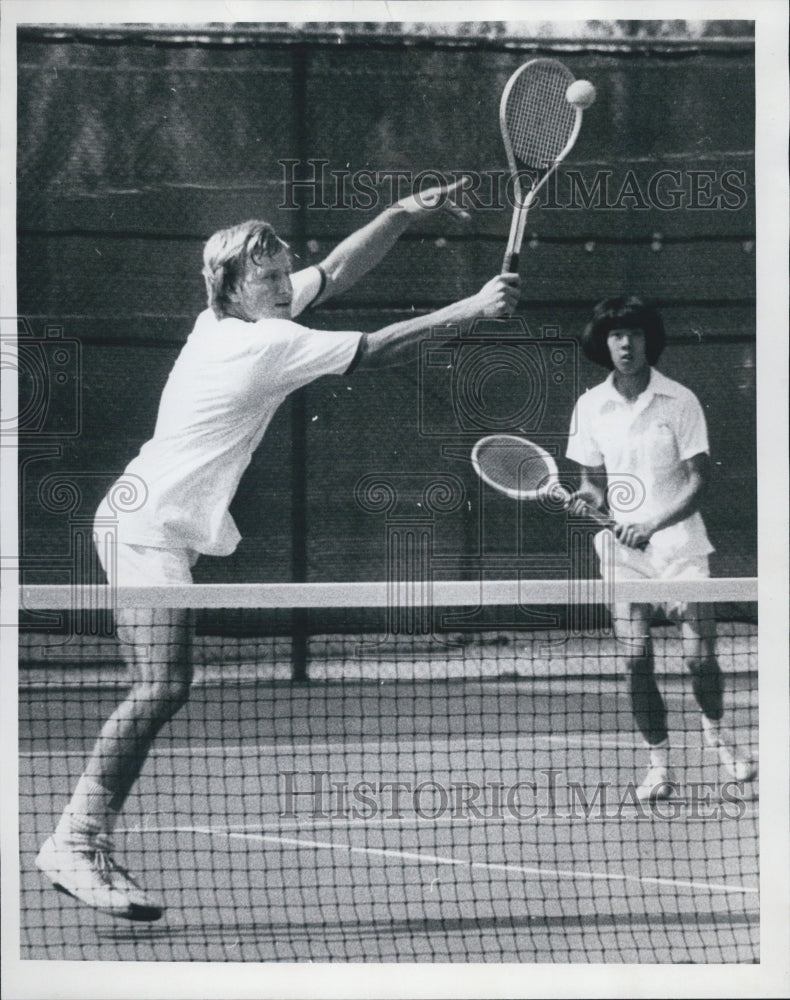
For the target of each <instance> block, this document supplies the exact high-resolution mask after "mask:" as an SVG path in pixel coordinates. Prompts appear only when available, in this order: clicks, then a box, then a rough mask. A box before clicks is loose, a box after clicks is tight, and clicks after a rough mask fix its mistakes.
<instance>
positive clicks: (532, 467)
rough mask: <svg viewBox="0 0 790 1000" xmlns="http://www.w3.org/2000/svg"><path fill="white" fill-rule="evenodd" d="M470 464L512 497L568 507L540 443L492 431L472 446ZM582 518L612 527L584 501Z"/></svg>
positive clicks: (568, 500)
mask: <svg viewBox="0 0 790 1000" xmlns="http://www.w3.org/2000/svg"><path fill="white" fill-rule="evenodd" d="M472 466H473V467H474V470H475V472H476V473H477V474H478V476H480V478H481V479H482V480H483V482H484V483H488V485H489V486H491V487H493V489H495V490H498V491H499V492H500V493H504V494H505V495H506V496H509V497H512V498H513V499H514V500H543V501H547V503H548V504H552V505H554V504H556V506H557V507H558V508H559V509H561V510H567V508H568V507H569V506H570V503H571V494H570V493H569V492H568V490H566V489H565V487H564V486H563V485H562V483H560V477H559V473H558V471H557V463H556V462H555V461H554V459H553V458H552V456H551V455H550V454H549V453H548V452H547V451H546V450H545V449H544V448H541V447H540V445H537V444H535V443H534V442H533V441H528V440H527V439H526V438H522V437H517V436H516V435H515V434H491V435H489V436H488V437H484V438H481V439H480V440H479V441H478V442H477V444H476V445H475V446H474V448H473V449H472ZM583 514H584V516H585V517H589V518H590V520H591V521H595V522H596V524H600V525H601V527H604V528H611V527H613V525H614V521H613V520H612V519H611V518H610V517H607V516H606V515H605V514H602V513H601V511H599V510H596V509H595V508H594V507H590V506H589V504H585V509H584V511H583Z"/></svg>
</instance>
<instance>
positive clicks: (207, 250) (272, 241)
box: [203, 219, 289, 319]
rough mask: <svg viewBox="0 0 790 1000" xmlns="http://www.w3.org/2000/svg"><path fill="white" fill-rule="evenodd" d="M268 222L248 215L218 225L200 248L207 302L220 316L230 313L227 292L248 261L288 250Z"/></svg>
mask: <svg viewBox="0 0 790 1000" xmlns="http://www.w3.org/2000/svg"><path fill="white" fill-rule="evenodd" d="M288 249H289V248H288V244H287V243H285V242H284V241H283V240H281V239H280V237H279V236H278V235H277V233H275V231H274V229H273V227H272V226H271V225H269V223H268V222H263V221H261V220H260V219H249V220H248V221H247V222H241V223H239V224H238V225H236V226H231V227H230V228H229V229H220V230H219V231H218V232H216V233H214V235H213V236H212V237H211V238H210V239H209V240H208V241H207V243H206V245H205V247H204V248H203V278H204V280H205V282H206V296H207V298H208V306H209V308H210V309H211V310H212V311H213V312H214V315H215V316H217V317H218V318H219V319H222V317H223V316H228V315H230V313H231V309H230V296H231V293H232V292H233V291H234V290H235V289H236V287H237V286H238V283H239V281H240V280H241V278H242V276H243V275H244V271H245V268H246V267H247V263H248V261H252V262H253V263H256V264H257V263H260V261H261V259H262V258H263V257H274V256H275V255H276V254H278V253H280V252H281V251H282V250H286V251H287V250H288Z"/></svg>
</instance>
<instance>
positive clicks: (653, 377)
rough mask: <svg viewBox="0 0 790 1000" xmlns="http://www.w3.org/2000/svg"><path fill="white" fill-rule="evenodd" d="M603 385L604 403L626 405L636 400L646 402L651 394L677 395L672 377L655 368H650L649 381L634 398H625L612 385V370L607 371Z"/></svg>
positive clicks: (650, 397) (651, 396)
mask: <svg viewBox="0 0 790 1000" xmlns="http://www.w3.org/2000/svg"><path fill="white" fill-rule="evenodd" d="M602 385H603V387H604V388H603V397H604V399H603V401H604V402H605V403H620V404H623V405H628V404H629V403H631V404H632V403H635V402H637V400H639V401H640V403H642V404H645V403H648V402H649V401H650V400H651V399H652V398H653V396H677V394H678V393H677V385H676V383H675V382H673V381H672V379H669V378H667V377H666V375H662V374H661V372H660V371H658V370H657V369H655V368H651V369H650V381H649V382H648V383H647V386H646V387H645V389H644V390H643V391H642V392H641V393H640V394H639V395H638V396H637V397H636V399H634V400H630V401H629V400H627V399H626V398H625V396H623V395H621V394H620V393H619V392H618V391H617V389H615V387H614V371H611V372H609V375H608V376H607V378H606V380H605V381H604V382H603V383H602Z"/></svg>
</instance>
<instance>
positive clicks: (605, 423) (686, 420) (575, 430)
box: [566, 368, 713, 559]
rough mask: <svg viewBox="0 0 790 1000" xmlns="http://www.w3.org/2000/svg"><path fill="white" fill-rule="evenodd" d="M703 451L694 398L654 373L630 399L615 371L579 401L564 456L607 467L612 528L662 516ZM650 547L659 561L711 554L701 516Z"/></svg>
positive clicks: (704, 435) (701, 419)
mask: <svg viewBox="0 0 790 1000" xmlns="http://www.w3.org/2000/svg"><path fill="white" fill-rule="evenodd" d="M708 450H709V448H708V432H707V427H706V424H705V414H704V413H703V411H702V407H701V406H700V403H699V400H698V399H697V397H696V396H695V395H694V393H693V392H691V390H690V389H687V388H686V387H685V386H682V385H680V383H678V382H675V381H673V380H672V379H669V378H667V377H666V376H665V375H662V374H661V372H659V371H657V370H656V369H655V368H651V369H650V381H649V383H648V385H647V388H646V389H645V390H644V392H643V393H641V395H639V396H638V397H637V398H636V399H634V400H628V399H626V398H625V397H624V396H622V395H621V394H620V393H619V392H618V391H617V389H615V386H614V372H612V373H611V374H610V375H609V377H608V378H607V379H606V380H605V381H604V382H602V383H601V384H600V385H597V386H595V387H594V388H593V389H589V390H588V391H587V392H585V393H584V395H583V396H581V397H580V398H579V401H578V402H577V404H576V408H575V409H574V412H573V420H572V422H571V431H570V435H569V438H568V448H567V452H566V454H567V456H568V458H570V459H571V460H572V461H574V462H578V464H579V465H584V466H587V467H590V468H593V467H596V466H601V465H603V466H605V468H606V473H607V483H608V502H609V508H610V510H611V511H612V514H613V516H614V518H615V519H616V520H617V521H619V522H621V523H623V524H631V523H634V522H640V521H645V520H648V519H649V518H650V517H652V516H654V515H655V514H659V513H660V512H662V511H663V510H665V509H666V507H667V505H668V504H669V503H671V502H673V501H674V499H675V498H676V496H677V494H678V491H679V489H680V488H681V487H682V486H684V485H685V483H686V482H687V472H686V469H685V466H684V464H683V463H684V462H685V461H686V460H687V459H690V458H693V457H694V456H695V455H699V454H701V453H703V452H704V453H706V454H707V453H708ZM650 546H651V548H652V550H653V551H654V552H655V554H656V555H657V556H659V557H660V558H661V559H672V558H675V557H677V556H680V555H683V556H689V557H692V556H703V555H708V554H709V553H710V552H712V551H713V546H712V545H711V544H710V540H709V539H708V535H707V532H706V531H705V524H704V522H703V520H702V516H701V515H700V513H699V512H698V511H695V512H694V513H693V514H691V515H690V516H689V517H687V518H685V519H684V520H683V521H679V522H678V523H677V524H672V525H670V526H669V527H668V528H662V529H661V530H660V531H657V532H656V533H655V534H654V535H653V536H652V537H651V539H650Z"/></svg>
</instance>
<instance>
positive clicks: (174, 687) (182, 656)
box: [84, 608, 192, 812]
mask: <svg viewBox="0 0 790 1000" xmlns="http://www.w3.org/2000/svg"><path fill="white" fill-rule="evenodd" d="M117 631H118V639H119V641H120V642H121V643H122V649H123V654H124V659H125V660H126V663H127V666H128V668H129V673H130V676H131V680H132V685H131V688H130V689H129V692H128V694H127V695H126V697H125V698H124V700H123V701H122V702H121V704H120V705H119V706H118V707H117V708H116V709H115V711H114V712H113V713H112V715H111V716H110V717H109V719H108V720H107V721H106V722H105V724H104V726H103V727H102V729H101V732H100V733H99V736H98V738H97V740H96V743H95V744H94V747H93V751H92V753H91V756H90V759H89V760H88V764H87V766H86V768H85V771H84V776H85V777H87V778H89V779H91V780H92V781H94V782H95V783H96V784H97V785H99V786H101V787H102V788H104V789H106V790H107V791H108V792H110V793H111V799H110V802H109V806H110V808H111V809H112V810H113V811H115V812H117V811H119V810H120V809H121V807H122V806H123V803H124V802H125V800H126V797H127V795H128V794H129V790H130V789H131V787H132V785H133V784H134V783H135V781H136V780H137V778H138V776H139V774H140V771H141V769H142V767H143V764H144V763H145V760H146V757H147V756H148V752H149V750H150V748H151V744H152V743H153V741H154V738H155V737H156V735H157V734H158V732H159V731H160V729H161V728H162V726H163V725H164V724H165V723H166V722H167V721H168V720H169V719H171V718H172V717H173V716H174V715H175V714H176V712H178V710H179V709H180V708H181V707H182V706H183V705H184V704H185V702H186V701H187V699H188V697H189V688H190V684H191V681H192V663H191V655H190V644H191V625H190V622H189V612H188V611H185V610H182V609H167V608H156V609H153V610H148V609H145V610H140V609H129V608H127V609H125V610H123V611H119V612H118V620H117Z"/></svg>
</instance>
